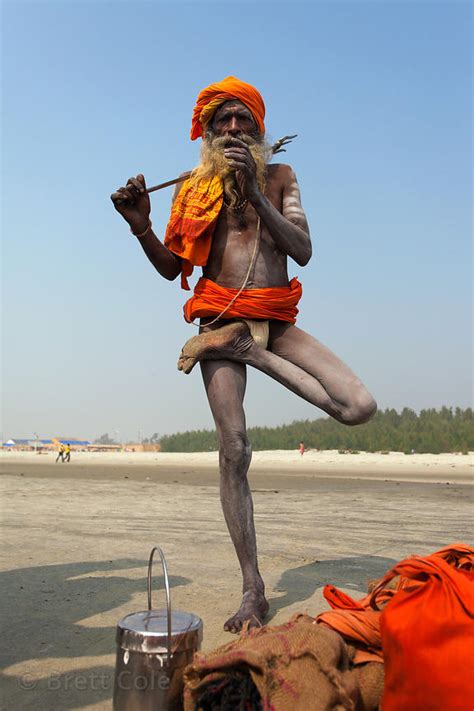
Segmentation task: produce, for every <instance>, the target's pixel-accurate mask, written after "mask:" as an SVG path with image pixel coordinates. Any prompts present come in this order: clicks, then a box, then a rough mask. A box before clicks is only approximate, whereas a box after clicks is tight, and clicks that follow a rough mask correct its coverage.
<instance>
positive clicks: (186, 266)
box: [165, 77, 265, 291]
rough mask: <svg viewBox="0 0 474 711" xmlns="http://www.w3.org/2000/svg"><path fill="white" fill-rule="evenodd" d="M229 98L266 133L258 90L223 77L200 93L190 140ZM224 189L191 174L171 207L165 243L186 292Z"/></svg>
mask: <svg viewBox="0 0 474 711" xmlns="http://www.w3.org/2000/svg"><path fill="white" fill-rule="evenodd" d="M230 99H239V100H240V101H242V102H243V103H244V104H245V105H246V106H247V107H248V108H249V110H250V111H251V112H252V115H253V117H254V118H255V122H256V124H257V127H258V130H259V131H260V133H264V132H265V125H264V122H263V120H264V117H265V104H264V103H263V99H262V97H261V96H260V93H259V92H258V91H257V89H255V87H253V86H252V85H251V84H247V83H246V82H243V81H241V80H240V79H237V78H236V77H226V78H225V79H223V80H222V81H221V82H217V83H215V84H211V85H210V86H208V87H206V89H203V90H202V91H201V92H200V94H199V96H198V98H197V102H196V106H195V107H194V113H193V120H192V129H191V139H192V140H194V139H195V138H198V137H199V136H202V135H203V132H204V130H205V127H206V126H207V124H208V122H209V121H210V120H211V118H212V116H213V114H214V112H215V110H216V109H217V108H218V106H220V105H221V104H222V103H224V102H225V101H228V100H230ZM223 192H224V191H223V186H222V181H221V179H220V178H218V177H217V176H216V177H213V178H197V177H195V176H193V175H191V177H190V178H189V179H188V180H186V181H184V183H183V186H182V188H181V190H180V191H179V193H178V195H177V197H176V200H175V201H174V204H173V207H172V208H171V215H170V219H169V221H168V225H167V227H166V234H165V245H166V247H168V249H169V250H170V252H173V254H176V255H177V256H178V257H180V258H181V260H182V271H181V286H182V288H183V289H186V290H187V291H189V284H188V280H187V277H189V276H190V275H191V274H192V271H193V267H198V266H199V267H202V266H204V265H205V264H206V263H207V259H208V257H209V252H210V249H211V243H212V235H213V234H214V229H215V226H216V222H217V218H218V217H219V213H220V210H221V207H222V202H223Z"/></svg>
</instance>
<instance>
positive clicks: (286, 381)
mask: <svg viewBox="0 0 474 711" xmlns="http://www.w3.org/2000/svg"><path fill="white" fill-rule="evenodd" d="M264 116H265V106H264V103H263V100H262V97H261V96H260V94H259V92H258V91H257V90H256V89H255V88H254V87H253V86H251V85H249V84H246V83H245V82H242V81H240V80H239V79H236V78H235V77H227V78H226V79H224V80H223V81H221V82H218V83H216V84H211V85H210V86H209V87H207V88H206V89H204V90H203V91H201V93H200V94H199V96H198V99H197V102H196V106H195V108H194V114H193V119H192V129H191V139H193V140H194V139H196V138H198V137H200V136H202V138H203V144H202V155H201V163H200V165H199V166H198V167H197V168H196V169H195V170H194V171H192V172H191V174H190V176H189V177H188V178H187V179H186V180H184V182H183V184H182V185H180V186H179V187H178V189H177V190H175V194H174V202H173V207H172V210H171V216H170V220H169V223H168V226H167V229H166V235H165V239H164V243H163V242H161V241H160V240H159V239H158V238H157V237H156V235H155V234H154V232H153V229H152V224H151V221H150V217H149V215H150V201H149V197H148V194H147V192H146V185H145V179H144V177H143V175H137V176H136V177H134V178H133V177H132V178H130V179H129V180H128V182H127V184H126V186H125V187H122V188H119V189H118V190H117V191H116V192H115V193H113V195H112V196H111V197H112V201H113V203H114V205H115V207H116V209H117V210H118V212H119V213H120V214H121V215H122V216H123V217H124V218H125V220H126V221H127V222H128V224H129V225H130V229H131V231H132V232H133V233H134V234H135V235H136V237H137V238H138V240H139V242H140V244H141V246H142V248H143V250H144V252H145V254H146V255H147V257H148V259H149V260H150V262H151V263H152V264H153V266H154V267H155V268H156V269H157V271H158V272H159V273H160V274H161V275H162V276H163V277H165V278H166V279H169V280H173V279H175V278H176V277H177V276H178V275H179V274H181V284H182V286H183V288H185V289H186V288H187V289H189V286H188V283H187V277H189V276H190V274H191V272H192V270H193V266H201V267H202V268H203V276H202V277H201V278H200V279H199V281H198V282H197V285H196V287H195V289H194V294H193V296H192V297H191V298H190V299H189V300H188V302H187V303H186V305H185V307H184V315H185V319H186V320H187V321H189V322H192V321H193V320H194V319H200V324H201V328H200V334H199V335H196V336H194V337H193V338H191V339H190V340H189V341H188V342H187V343H186V344H185V346H184V348H183V350H182V352H181V356H180V358H179V361H178V368H179V369H180V370H182V371H183V372H185V373H189V372H190V371H191V370H192V368H193V366H194V365H195V363H196V362H198V361H199V362H200V366H201V372H202V377H203V380H204V386H205V388H206V394H207V397H208V400H209V404H210V407H211V411H212V414H213V417H214V420H215V423H216V429H217V434H218V437H219V445H220V448H219V468H220V493H221V502H222V508H223V511H224V516H225V520H226V523H227V526H228V528H229V532H230V535H231V538H232V541H233V544H234V546H235V550H236V553H237V557H238V559H239V563H240V567H241V570H242V576H243V599H242V604H241V606H240V608H239V610H238V611H237V612H236V614H235V615H233V616H232V617H231V618H230V619H229V620H227V622H226V623H225V625H224V628H225V629H226V630H229V631H232V632H238V631H239V630H240V629H241V628H242V625H243V623H244V622H245V621H247V620H248V621H250V625H251V626H252V625H258V624H261V622H262V621H263V620H264V618H265V615H266V614H267V612H268V602H267V600H266V598H265V587H264V583H263V580H262V577H261V575H260V572H259V569H258V562H257V545H256V536H255V527H254V518H253V503H252V496H251V493H250V488H249V484H248V480H247V472H248V469H249V465H250V460H251V447H250V443H249V440H248V438H247V433H246V425H245V413H244V409H243V399H244V394H245V385H246V366H247V365H251V366H253V367H254V368H257V369H258V370H261V371H262V372H264V373H266V374H267V375H270V376H271V377H272V378H274V379H275V380H277V381H278V382H280V383H281V384H282V385H284V386H285V387H286V388H288V389H289V390H291V391H292V392H294V393H295V394H296V395H299V396H300V397H302V398H303V399H304V400H307V401H308V402H310V403H312V404H313V405H315V406H316V407H318V408H320V409H322V410H324V411H325V412H327V413H328V414H329V415H331V416H332V417H334V418H335V419H336V420H338V421H339V422H343V423H345V424H347V425H356V424H360V423H363V422H366V421H367V420H369V419H370V417H371V416H372V415H373V414H374V412H375V410H376V404H375V402H374V400H373V398H372V397H371V395H370V394H369V393H368V392H367V390H366V388H365V387H364V385H363V384H362V383H361V381H360V380H359V379H358V378H357V377H356V375H354V373H353V372H352V371H351V370H350V369H349V368H348V366H347V365H345V364H344V363H343V362H342V361H341V360H340V359H339V358H338V357H337V356H336V355H334V353H332V352H331V351H330V350H329V349H328V348H326V346H324V345H323V344H322V343H320V342H319V341H317V340H316V339H315V338H313V337H312V336H310V335H309V334H307V333H305V332H304V331H302V330H301V329H299V328H297V326H295V321H296V315H297V313H298V309H297V303H298V301H299V299H300V297H301V285H300V283H299V282H298V280H297V279H296V278H293V279H291V280H290V279H289V278H288V271H287V261H288V257H291V259H293V260H294V261H295V262H296V263H297V264H299V265H300V266H305V265H306V264H307V263H308V261H309V259H310V257H311V241H310V236H309V229H308V225H307V222H306V217H305V214H304V211H303V209H302V206H301V200H300V191H299V187H298V183H297V181H296V177H295V174H294V172H293V170H292V169H291V168H290V166H288V165H283V164H271V165H270V164H269V163H268V161H269V159H270V156H271V148H270V147H269V145H268V144H267V143H266V141H265V126H264Z"/></svg>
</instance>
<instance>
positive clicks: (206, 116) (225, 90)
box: [191, 77, 265, 141]
mask: <svg viewBox="0 0 474 711" xmlns="http://www.w3.org/2000/svg"><path fill="white" fill-rule="evenodd" d="M231 99H239V101H241V102H242V103H243V104H245V106H246V107H247V108H248V109H249V111H251V113H252V116H253V117H254V119H255V122H256V124H257V127H258V130H259V133H265V124H264V122H263V120H264V118H265V104H264V103H263V99H262V97H261V95H260V93H259V92H258V91H257V89H255V87H254V86H252V85H251V84H246V83H245V82H244V81H240V79H237V77H226V78H225V79H223V80H222V81H218V82H217V83H216V84H210V85H209V86H208V87H207V88H206V89H203V90H202V91H201V92H200V93H199V96H198V98H197V101H196V105H195V107H194V111H193V120H192V124H191V140H192V141H194V140H196V138H199V136H202V134H203V133H204V129H205V128H206V126H207V124H208V123H209V121H210V120H211V118H212V116H213V115H214V112H215V110H216V109H217V108H218V107H219V106H220V105H221V104H223V103H224V102H225V101H230V100H231Z"/></svg>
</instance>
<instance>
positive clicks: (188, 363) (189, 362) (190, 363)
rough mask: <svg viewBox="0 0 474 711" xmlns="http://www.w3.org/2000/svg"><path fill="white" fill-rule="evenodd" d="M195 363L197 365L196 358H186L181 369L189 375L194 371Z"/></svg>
mask: <svg viewBox="0 0 474 711" xmlns="http://www.w3.org/2000/svg"><path fill="white" fill-rule="evenodd" d="M195 365H196V359H195V358H184V359H183V363H182V367H181V370H182V371H183V373H186V375H188V374H189V373H190V372H191V371H192V369H193V368H194V366H195Z"/></svg>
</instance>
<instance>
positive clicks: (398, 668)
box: [317, 543, 474, 711]
mask: <svg viewBox="0 0 474 711" xmlns="http://www.w3.org/2000/svg"><path fill="white" fill-rule="evenodd" d="M324 596H325V598H326V600H327V601H328V602H329V604H330V605H331V607H333V608H334V609H333V610H332V611H330V612H323V613H322V614H320V615H318V617H317V621H318V622H319V623H320V624H323V625H326V626H328V627H330V628H331V629H333V630H335V631H336V632H339V634H340V635H341V636H342V637H343V638H344V639H345V640H346V641H347V642H349V643H350V644H352V645H354V646H355V647H356V650H357V651H356V655H355V658H354V664H363V663H365V662H368V661H379V662H381V663H383V664H385V689H384V695H383V699H382V705H381V708H382V711H395V710H398V709H403V710H404V711H419V709H420V708H422V709H425V710H426V711H438V710H439V709H443V711H458V710H460V709H464V708H465V709H466V710H467V709H470V708H472V707H473V705H474V676H473V675H472V673H471V672H470V671H469V669H470V667H469V666H468V665H469V664H470V662H469V659H471V660H472V659H473V658H474V548H472V547H471V546H468V545H466V544H464V543H455V544H452V545H451V546H447V547H445V548H442V549H441V550H440V551H437V552H436V553H433V554H432V555H429V556H425V557H421V556H412V557H411V558H407V559H406V560H403V561H401V562H399V563H397V565H395V566H394V567H393V568H392V569H391V570H390V571H389V572H388V573H387V574H386V575H385V576H384V577H383V578H382V579H381V580H380V581H379V583H378V584H377V585H376V586H375V587H374V589H373V590H372V592H371V593H369V594H368V595H366V596H365V597H363V598H362V599H361V600H358V601H356V600H353V599H352V598H351V597H349V596H348V595H346V594H345V593H343V592H342V591H341V590H338V589H337V588H335V587H333V586H330V585H327V586H326V587H325V588H324Z"/></svg>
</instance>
